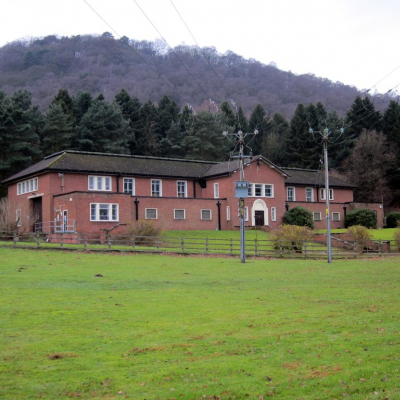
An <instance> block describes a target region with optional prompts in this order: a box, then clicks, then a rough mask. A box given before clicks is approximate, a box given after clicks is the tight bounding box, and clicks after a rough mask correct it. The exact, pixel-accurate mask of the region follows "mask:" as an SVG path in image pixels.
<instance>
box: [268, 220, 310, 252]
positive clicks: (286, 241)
mask: <svg viewBox="0 0 400 400" xmlns="http://www.w3.org/2000/svg"><path fill="white" fill-rule="evenodd" d="M311 236H312V231H311V229H309V228H308V227H307V226H298V225H280V226H279V228H278V229H277V230H275V231H274V232H273V233H272V234H271V240H273V241H274V248H275V249H276V250H278V249H280V248H281V247H282V248H283V249H286V250H295V251H297V252H301V251H302V249H303V243H304V241H307V240H310V239H311Z"/></svg>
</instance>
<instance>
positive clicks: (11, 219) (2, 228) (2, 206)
mask: <svg viewBox="0 0 400 400" xmlns="http://www.w3.org/2000/svg"><path fill="white" fill-rule="evenodd" d="M17 229H18V224H17V221H16V220H15V215H14V214H13V215H11V210H10V204H9V203H8V200H7V198H6V197H3V198H2V199H0V232H8V235H9V233H10V232H14V231H16V230H17Z"/></svg>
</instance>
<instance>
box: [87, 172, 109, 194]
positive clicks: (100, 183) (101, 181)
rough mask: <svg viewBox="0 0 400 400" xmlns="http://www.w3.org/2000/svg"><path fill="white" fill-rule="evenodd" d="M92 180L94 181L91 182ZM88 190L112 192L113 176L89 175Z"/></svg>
mask: <svg viewBox="0 0 400 400" xmlns="http://www.w3.org/2000/svg"><path fill="white" fill-rule="evenodd" d="M91 180H93V181H92V182H90V181H91ZM107 187H108V189H107ZM88 190H93V191H100V192H111V191H112V179H111V176H102V175H88Z"/></svg>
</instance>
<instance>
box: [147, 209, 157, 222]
mask: <svg viewBox="0 0 400 400" xmlns="http://www.w3.org/2000/svg"><path fill="white" fill-rule="evenodd" d="M145 214H146V219H157V208H146V209H145Z"/></svg>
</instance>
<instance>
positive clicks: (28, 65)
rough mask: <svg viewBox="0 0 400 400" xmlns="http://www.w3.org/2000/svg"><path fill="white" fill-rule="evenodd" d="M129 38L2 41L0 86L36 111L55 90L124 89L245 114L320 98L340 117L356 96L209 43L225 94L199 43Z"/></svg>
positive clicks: (289, 108) (290, 108)
mask: <svg viewBox="0 0 400 400" xmlns="http://www.w3.org/2000/svg"><path fill="white" fill-rule="evenodd" d="M125 39H126V40H129V39H128V38H125ZM129 43H130V45H131V46H132V48H133V49H132V48H130V47H129V46H128V45H127V44H126V43H124V42H123V41H122V40H119V39H118V40H117V39H114V38H112V37H111V36H110V35H107V34H103V36H98V37H95V36H73V37H62V38H58V37H56V36H47V37H45V38H43V39H32V40H30V41H29V42H22V41H17V42H13V43H10V44H7V45H6V46H4V47H2V48H0V89H1V90H3V91H4V92H6V93H7V94H12V93H13V92H15V91H17V90H21V89H26V90H28V91H29V92H31V93H32V101H33V103H34V104H37V105H39V106H40V108H41V110H42V111H45V110H46V109H47V107H48V105H49V104H50V102H51V100H52V99H53V98H54V96H55V95H56V94H57V92H58V90H59V89H60V88H65V89H68V91H69V93H71V95H74V94H76V93H77V92H79V91H88V92H90V93H91V94H92V95H93V96H97V95H98V94H100V93H102V94H103V95H104V97H105V99H106V100H109V101H110V100H112V99H113V98H114V96H115V95H116V94H117V93H118V92H119V91H120V90H121V89H122V88H123V89H125V90H126V91H127V92H128V93H129V94H130V95H131V96H134V97H137V98H138V99H139V100H140V101H142V102H145V101H147V100H149V99H150V100H152V101H155V102H157V101H159V99H161V98H162V96H163V95H164V94H167V95H168V96H169V97H170V98H172V99H173V100H175V101H176V103H177V104H178V105H179V106H180V107H182V106H184V105H186V104H187V103H189V104H191V105H192V106H193V107H194V108H195V109H196V110H199V109H208V108H209V106H210V102H209V99H212V100H213V101H215V103H216V104H221V103H222V102H223V101H225V100H228V101H229V100H230V98H233V99H234V100H235V102H236V104H237V105H238V106H241V107H242V108H243V110H244V112H245V113H246V115H249V114H250V113H251V111H252V110H253V109H254V107H255V106H256V105H257V104H258V103H261V104H262V105H263V106H264V108H265V110H266V111H267V113H270V114H273V113H275V112H279V113H281V114H282V115H284V116H285V117H286V118H291V117H292V115H293V113H294V110H295V108H296V107H297V105H298V104H299V103H304V104H305V105H307V104H309V103H317V102H319V101H320V102H321V103H323V104H324V105H325V107H326V109H328V110H331V109H333V110H336V111H337V112H338V113H339V115H344V114H345V113H346V112H347V110H348V109H349V107H350V105H351V104H352V102H353V101H354V98H355V97H356V96H357V94H359V92H358V91H357V89H356V88H355V87H350V86H346V85H344V84H342V83H340V82H332V81H330V80H328V79H323V78H318V77H316V76H314V75H312V74H307V75H295V74H293V73H291V72H290V71H289V72H286V71H281V70H279V69H278V68H276V67H275V66H274V65H264V64H262V63H260V62H258V61H256V60H253V59H249V60H247V59H244V58H243V57H241V56H240V55H237V54H235V53H233V52H227V53H225V54H219V53H218V52H217V51H216V49H215V48H204V49H203V51H204V53H205V54H206V55H207V57H208V59H209V61H210V64H211V65H212V66H213V69H214V70H215V72H216V73H217V74H218V76H219V77H220V79H221V81H222V82H223V84H224V86H225V88H226V89H227V91H228V92H229V95H228V94H227V92H226V90H225V89H224V87H223V86H222V85H221V83H220V81H219V79H218V78H217V76H216V75H215V73H214V71H213V70H212V69H211V68H210V66H209V64H208V63H207V62H206V60H205V59H204V57H203V55H202V53H201V51H200V49H199V48H197V47H194V46H193V47H191V46H178V47H176V48H175V49H174V51H172V50H166V49H165V47H164V46H162V45H160V43H157V42H155V43H153V42H146V41H135V40H129ZM182 63H183V64H184V65H185V66H186V67H187V69H188V70H189V71H190V73H191V75H190V74H189V73H188V72H187V69H186V68H185V67H184V66H183V65H182ZM310 69H312V66H310ZM153 70H154V72H153ZM197 82H198V83H199V84H200V85H201V88H200V87H199V85H198V83H197Z"/></svg>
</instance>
